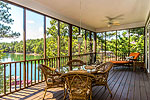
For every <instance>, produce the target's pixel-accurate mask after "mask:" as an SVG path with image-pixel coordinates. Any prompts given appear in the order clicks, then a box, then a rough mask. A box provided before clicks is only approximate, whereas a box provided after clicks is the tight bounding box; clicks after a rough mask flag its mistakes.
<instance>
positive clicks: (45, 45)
mask: <svg viewBox="0 0 150 100" xmlns="http://www.w3.org/2000/svg"><path fill="white" fill-rule="evenodd" d="M44 64H45V65H46V16H44Z"/></svg>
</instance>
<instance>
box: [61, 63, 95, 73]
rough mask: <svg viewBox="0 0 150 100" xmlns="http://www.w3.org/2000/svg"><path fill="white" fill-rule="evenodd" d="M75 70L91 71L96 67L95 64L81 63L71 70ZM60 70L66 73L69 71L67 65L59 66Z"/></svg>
mask: <svg viewBox="0 0 150 100" xmlns="http://www.w3.org/2000/svg"><path fill="white" fill-rule="evenodd" d="M75 70H81V71H87V72H89V73H91V72H95V71H96V67H95V65H83V66H81V67H80V68H79V67H74V68H72V71H75ZM60 72H61V73H68V72H69V66H64V67H61V68H60Z"/></svg>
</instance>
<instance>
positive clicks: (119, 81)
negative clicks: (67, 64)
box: [0, 67, 150, 100]
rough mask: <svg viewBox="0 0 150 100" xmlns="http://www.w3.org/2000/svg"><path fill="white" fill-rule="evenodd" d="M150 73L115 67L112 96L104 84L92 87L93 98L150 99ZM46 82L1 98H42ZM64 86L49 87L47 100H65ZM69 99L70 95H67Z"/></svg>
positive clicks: (106, 99) (116, 99)
mask: <svg viewBox="0 0 150 100" xmlns="http://www.w3.org/2000/svg"><path fill="white" fill-rule="evenodd" d="M149 78H150V75H149V74H146V73H144V72H143V71H140V70H137V71H136V72H133V71H132V69H130V68H121V67H120V68H115V69H114V70H111V71H110V75H109V78H108V85H109V87H110V90H111V91H112V94H113V96H112V98H111V97H110V94H109V91H108V90H107V89H105V87H104V86H95V87H93V88H92V93H93V95H92V98H93V100H150V95H149V94H150V85H149V84H150V79H149ZM44 87H45V83H40V84H37V85H35V86H31V87H29V88H26V89H24V90H20V91H18V92H15V93H13V94H9V95H7V96H3V97H2V98H0V100H42V98H43V94H44ZM63 96H64V95H63V88H51V89H48V92H47V94H46V97H45V99H46V100H63ZM67 100H68V96H67Z"/></svg>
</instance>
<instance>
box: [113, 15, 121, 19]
mask: <svg viewBox="0 0 150 100" xmlns="http://www.w3.org/2000/svg"><path fill="white" fill-rule="evenodd" d="M122 16H123V14H120V15H118V16H116V17H113V19H118V18H120V17H122Z"/></svg>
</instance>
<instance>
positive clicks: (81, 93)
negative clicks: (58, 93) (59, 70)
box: [61, 70, 95, 100]
mask: <svg viewBox="0 0 150 100" xmlns="http://www.w3.org/2000/svg"><path fill="white" fill-rule="evenodd" d="M61 77H62V78H63V79H64V81H65V83H64V84H65V85H66V88H67V90H66V91H64V93H66V94H65V96H64V99H65V98H66V95H67V92H69V99H70V100H73V99H78V100H79V99H82V100H88V98H89V97H90V100H92V80H94V79H95V77H94V75H92V74H90V73H88V72H87V71H81V70H77V71H70V72H68V73H65V74H63V75H62V76H61Z"/></svg>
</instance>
